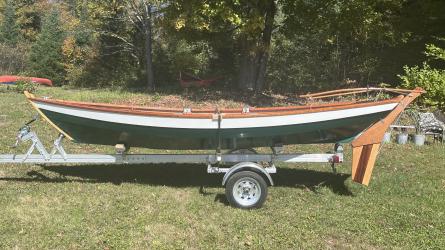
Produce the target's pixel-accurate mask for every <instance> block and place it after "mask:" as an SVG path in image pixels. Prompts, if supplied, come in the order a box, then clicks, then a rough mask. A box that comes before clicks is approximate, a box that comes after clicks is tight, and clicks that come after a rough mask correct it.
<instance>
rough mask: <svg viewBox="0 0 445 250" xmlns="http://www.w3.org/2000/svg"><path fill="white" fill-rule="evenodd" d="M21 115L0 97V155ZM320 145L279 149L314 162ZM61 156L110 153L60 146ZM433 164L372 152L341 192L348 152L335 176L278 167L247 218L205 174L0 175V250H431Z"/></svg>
mask: <svg viewBox="0 0 445 250" xmlns="http://www.w3.org/2000/svg"><path fill="white" fill-rule="evenodd" d="M37 94H38V95H48V96H53V97H61V98H66V99H75V100H96V101H115V100H116V99H127V98H133V97H134V96H135V95H136V97H137V98H151V97H147V96H144V95H142V94H133V93H125V92H112V91H98V90H94V91H82V92H81V91H74V90H63V89H59V88H52V89H50V88H45V89H41V90H39V92H38V93H37ZM33 114H34V112H33V111H32V110H31V108H30V106H29V105H28V104H27V103H26V100H25V98H24V96H23V95H21V94H17V93H13V92H10V91H6V90H5V89H4V88H3V89H0V129H1V131H2V133H1V134H0V153H11V152H14V150H13V149H11V148H10V147H9V146H10V145H12V144H13V143H14V138H15V135H16V132H17V129H18V128H19V127H20V126H21V125H22V124H23V123H24V122H25V121H27V120H28V119H29V118H30V117H31V116H32V115H33ZM33 128H34V129H35V130H36V131H37V132H38V133H39V135H40V137H41V138H42V139H44V140H45V141H46V142H47V143H48V145H50V143H51V139H53V138H55V136H56V133H55V131H53V129H51V128H50V127H49V126H47V125H46V124H45V123H44V122H43V121H39V122H37V123H36V124H35V125H33ZM331 146H332V145H308V146H295V147H290V148H289V149H288V150H291V151H305V152H323V151H328V150H330V149H331ZM65 148H66V149H67V151H68V152H71V153H75V152H112V150H113V149H112V148H109V147H97V146H93V145H75V144H69V143H67V144H65ZM25 149H26V146H25V145H23V146H21V147H20V148H19V149H17V151H18V152H23V151H24V150H25ZM136 151H137V152H150V151H149V150H142V149H136ZM151 152H153V151H151ZM444 155H445V148H444V147H443V146H441V145H439V144H434V145H428V146H424V147H415V146H413V145H412V144H409V145H396V144H387V145H384V147H383V148H382V150H381V153H380V157H379V159H378V162H377V165H376V167H375V170H374V175H373V177H372V180H371V184H370V186H369V187H365V186H361V185H359V184H355V183H352V182H351V178H350V161H349V160H350V148H349V147H346V156H345V157H346V162H345V163H344V164H342V165H340V166H339V169H338V172H339V173H338V174H333V173H332V172H331V171H330V167H329V166H328V165H326V164H301V165H299V166H296V165H286V164H279V165H278V167H279V168H278V173H277V174H276V175H274V176H273V178H274V181H275V183H276V186H275V187H273V188H270V189H269V196H268V199H267V202H266V204H265V206H264V207H263V208H262V209H259V210H252V211H245V210H240V209H234V208H231V207H230V206H228V205H227V202H226V200H225V197H224V189H223V188H222V187H220V182H221V177H222V176H220V175H208V174H206V167H205V166H201V165H175V164H169V165H150V166H145V165H130V166H62V165H58V166H39V165H1V166H0V249H11V248H17V249H30V248H31V249H32V248H34V249H41V248H50V249H64V248H69V249H79V248H90V249H100V248H102V249H122V248H127V249H135V248H136V249H141V248H147V247H150V248H155V249H158V248H160V249H171V248H195V249H198V248H199V249H201V248H204V249H213V248H252V249H258V248H260V249H261V248H265V249H270V248H274V249H277V248H278V249H283V248H284V249H291V248H303V249H319V248H354V249H356V248H360V249H376V248H399V249H419V248H423V249H440V248H443V246H445V156H444Z"/></svg>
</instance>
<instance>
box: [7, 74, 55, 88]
mask: <svg viewBox="0 0 445 250" xmlns="http://www.w3.org/2000/svg"><path fill="white" fill-rule="evenodd" d="M19 80H25V81H31V82H33V83H37V84H40V85H45V86H49V87H51V86H53V82H52V81H51V80H49V79H46V78H38V77H26V76H9V75H5V76H0V83H1V84H11V85H14V84H16V83H17V81H19Z"/></svg>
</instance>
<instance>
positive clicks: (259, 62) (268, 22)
mask: <svg viewBox="0 0 445 250" xmlns="http://www.w3.org/2000/svg"><path fill="white" fill-rule="evenodd" d="M275 13H276V5H275V2H274V1H273V0H271V1H270V4H269V6H268V8H267V9H266V12H265V23H264V29H263V32H262V35H261V40H260V41H259V42H258V44H256V43H255V42H253V41H251V40H250V39H249V38H248V36H247V35H243V36H242V37H241V38H240V48H241V54H240V73H239V82H238V86H239V88H241V89H245V90H247V89H248V90H254V91H256V92H261V91H262V90H263V88H264V85H265V84H264V83H265V79H266V69H267V62H268V60H269V50H270V43H271V39H272V30H273V24H274V19H275Z"/></svg>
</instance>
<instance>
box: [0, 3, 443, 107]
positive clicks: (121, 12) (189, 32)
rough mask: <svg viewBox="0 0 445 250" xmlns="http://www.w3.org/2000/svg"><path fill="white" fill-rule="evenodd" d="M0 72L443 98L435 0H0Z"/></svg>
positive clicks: (91, 83) (112, 84)
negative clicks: (385, 89) (377, 90)
mask: <svg viewBox="0 0 445 250" xmlns="http://www.w3.org/2000/svg"><path fill="white" fill-rule="evenodd" d="M0 13H1V14H0V74H15V75H32V76H36V77H45V78H49V79H51V80H53V82H54V83H55V85H59V86H61V85H69V86H74V87H87V88H126V89H136V90H141V91H156V90H158V89H165V88H167V89H170V88H172V89H175V88H178V87H179V83H178V78H179V75H180V72H182V73H185V74H192V75H196V76H199V77H202V78H205V79H218V80H217V82H216V83H215V84H214V87H215V88H220V89H226V90H232V91H233V90H236V89H241V90H242V91H254V92H257V93H261V92H264V91H272V92H276V93H306V92H313V91H317V90H325V89H337V88H342V87H358V86H371V85H372V86H375V85H382V84H386V85H385V86H388V85H389V86H393V87H396V86H402V87H409V88H411V87H414V86H421V87H423V88H425V89H426V90H427V91H428V92H429V93H428V95H427V96H426V98H424V99H423V101H424V102H425V103H427V104H428V105H431V106H437V107H439V108H442V109H443V107H444V106H445V104H444V99H445V73H444V72H445V71H444V65H445V64H444V62H445V51H444V50H443V49H442V48H443V47H444V46H443V44H444V43H445V41H444V40H443V37H445V1H443V0H326V1H317V0H292V1H291V0H277V1H272V0H230V1H200V0H199V1H198V0H179V1H162V0H128V1H120V0H108V1H98V0H92V1H86V0H60V1H55V0H53V1H49V0H46V1H42V0H16V1H12V0H0Z"/></svg>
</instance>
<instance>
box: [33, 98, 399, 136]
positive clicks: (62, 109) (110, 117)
mask: <svg viewBox="0 0 445 250" xmlns="http://www.w3.org/2000/svg"><path fill="white" fill-rule="evenodd" d="M34 102H35V104H36V105H37V107H39V108H40V109H42V110H48V111H52V112H56V113H60V114H65V115H69V116H76V117H81V118H87V119H92V120H98V121H105V122H113V123H120V124H128V125H138V126H150V127H162V128H187V129H217V128H218V121H214V120H212V119H202V118H201V119H197V118H176V117H159V116H142V115H132V114H123V113H113V112H104V111H97V110H89V109H80V108H73V107H66V106H61V105H55V104H49V103H43V102H38V101H34ZM397 104H398V103H390V104H382V105H377V106H370V107H361V108H350V109H343V110H335V111H324V112H316V113H305V114H295V115H285V116H267V117H251V118H227V119H224V118H223V119H222V121H221V128H222V129H232V128H258V127H272V126H286V125H296V124H305V123H313V122H323V121H330V120H337V119H342V118H349V117H355V116H361V115H369V114H374V113H379V112H385V111H390V110H392V109H394V108H395V107H396V106H397Z"/></svg>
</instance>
